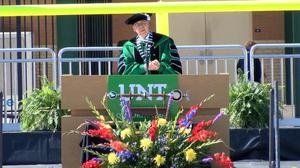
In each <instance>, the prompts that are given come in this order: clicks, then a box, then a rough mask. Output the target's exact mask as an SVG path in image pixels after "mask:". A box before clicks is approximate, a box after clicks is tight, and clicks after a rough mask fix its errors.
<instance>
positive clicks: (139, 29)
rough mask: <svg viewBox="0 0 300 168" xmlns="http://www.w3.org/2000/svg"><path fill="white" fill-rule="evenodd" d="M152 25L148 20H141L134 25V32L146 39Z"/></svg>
mask: <svg viewBox="0 0 300 168" xmlns="http://www.w3.org/2000/svg"><path fill="white" fill-rule="evenodd" d="M149 27H150V24H149V21H147V20H140V21H137V22H135V23H134V24H133V25H132V28H133V31H134V32H136V34H137V35H139V36H141V37H143V38H145V37H146V36H147V34H148V33H149V31H150V28H149Z"/></svg>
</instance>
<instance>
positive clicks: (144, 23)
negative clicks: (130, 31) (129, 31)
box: [133, 21, 148, 27]
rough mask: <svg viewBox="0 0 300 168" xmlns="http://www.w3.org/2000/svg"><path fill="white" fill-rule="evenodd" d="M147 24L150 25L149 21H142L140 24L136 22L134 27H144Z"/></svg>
mask: <svg viewBox="0 0 300 168" xmlns="http://www.w3.org/2000/svg"><path fill="white" fill-rule="evenodd" d="M147 24H148V22H147V21H140V22H136V23H135V24H133V26H134V27H144V26H145V25H147Z"/></svg>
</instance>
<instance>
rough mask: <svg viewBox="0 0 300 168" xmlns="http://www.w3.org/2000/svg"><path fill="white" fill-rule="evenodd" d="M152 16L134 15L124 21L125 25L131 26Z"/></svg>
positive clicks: (144, 14) (145, 14)
mask: <svg viewBox="0 0 300 168" xmlns="http://www.w3.org/2000/svg"><path fill="white" fill-rule="evenodd" d="M151 15H152V14H150V13H149V14H147V13H136V14H134V15H132V16H130V17H129V18H128V19H127V20H126V21H125V23H126V24H128V25H133V24H134V23H135V22H138V21H140V20H148V21H149V20H150V16H151Z"/></svg>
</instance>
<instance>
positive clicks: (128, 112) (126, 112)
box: [120, 97, 132, 121]
mask: <svg viewBox="0 0 300 168" xmlns="http://www.w3.org/2000/svg"><path fill="white" fill-rule="evenodd" d="M120 100H121V101H120V104H121V106H122V111H123V112H124V118H125V119H126V120H127V121H132V115H131V110H130V103H129V100H126V99H125V98H124V97H121V98H120Z"/></svg>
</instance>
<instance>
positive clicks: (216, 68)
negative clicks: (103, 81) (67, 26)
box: [0, 44, 300, 117]
mask: <svg viewBox="0 0 300 168" xmlns="http://www.w3.org/2000/svg"><path fill="white" fill-rule="evenodd" d="M270 47H271V48H272V47H273V48H280V47H300V44H257V45H255V46H253V48H252V49H251V52H250V66H251V67H252V69H253V59H255V58H259V59H263V58H265V59H266V58H270V59H272V58H279V59H285V58H290V59H291V60H292V59H293V58H300V55H297V54H293V55H291V54H279V55H274V54H272V55H270V54H268V55H267V54H264V55H258V54H254V52H255V50H256V49H258V48H270ZM223 49H225V50H226V51H227V50H228V49H229V50H232V49H234V50H235V51H236V50H237V51H239V53H240V54H238V55H234V54H231V55H229V54H228V53H229V52H226V54H227V55H225V54H224V55H221V54H219V55H216V54H215V55H214V54H211V55H205V54H202V55H201V54H194V55H195V56H193V55H192V54H190V55H188V54H186V55H185V54H181V61H182V64H183V67H184V69H183V74H187V75H199V74H217V73H219V72H220V71H223V72H224V73H229V74H230V75H231V76H233V81H235V80H236V79H237V73H236V62H237V60H239V59H244V61H245V64H244V69H247V68H248V67H247V65H248V63H247V61H248V58H247V51H246V49H245V48H244V47H243V46H241V45H184V46H178V50H179V51H180V52H184V51H196V53H198V51H205V53H207V52H206V51H207V50H214V51H215V50H223ZM120 50H121V47H67V48H63V49H61V50H60V51H59V52H58V55H57V57H56V54H55V52H54V51H53V50H52V49H49V48H11V49H0V53H5V52H49V53H50V54H51V56H52V57H51V58H39V59H33V58H21V59H12V58H7V59H3V60H0V67H1V65H2V73H3V88H7V84H6V83H7V80H15V79H16V77H17V75H16V74H13V76H14V78H9V79H7V78H6V76H7V75H6V74H7V72H6V71H7V67H6V66H12V64H14V66H15V67H16V68H17V67H18V65H20V64H21V69H22V68H23V69H24V71H23V73H24V72H25V68H26V67H25V66H24V65H25V64H32V66H33V67H32V69H35V64H37V63H39V64H43V65H42V67H43V68H42V69H43V71H44V72H45V67H46V66H47V65H46V64H47V63H52V64H53V67H52V74H53V76H52V78H53V81H54V82H57V87H58V88H59V87H60V85H61V76H62V74H63V72H62V68H63V64H66V65H67V66H66V67H67V74H74V73H73V68H72V67H74V65H77V66H78V69H79V71H78V75H83V73H82V71H81V69H82V65H85V66H86V67H87V69H88V71H87V75H92V68H91V65H92V64H93V63H97V65H98V70H97V71H98V72H99V73H98V75H102V73H101V63H107V64H106V65H107V67H106V68H107V69H108V71H107V74H108V75H111V74H114V73H113V65H114V64H113V63H116V62H117V61H118V58H117V57H110V58H63V54H65V53H67V52H84V51H104V52H115V51H120ZM223 53H224V52H223ZM4 57H5V56H3V58H4ZM5 58H6V57H5ZM221 60H222V61H223V62H222V63H223V64H224V65H221V64H220V63H219V61H221ZM229 60H230V61H231V60H233V61H234V65H233V66H232V64H231V65H230V64H229V63H228V61H229ZM82 63H84V64H82ZM57 64H58V66H57ZM22 65H23V66H22ZM220 65H221V66H220ZM222 66H224V69H220V67H222ZM282 66H283V64H282V65H281V67H282ZM200 67H201V68H202V69H204V71H203V72H202V71H201V70H200ZM19 68H20V67H19ZM229 68H231V70H229ZM211 69H212V70H211ZM282 69H283V68H281V72H282V73H281V74H282V76H283V71H282ZM210 70H211V71H210ZM290 70H291V81H292V82H291V86H290V87H291V90H292V92H291V98H292V104H293V105H294V88H293V87H294V85H293V81H294V78H293V61H291V68H290ZM35 72H36V71H32V73H33V75H32V76H33V80H32V81H34V82H33V83H36V79H35V77H36V75H35V74H34V73H35ZM223 72H222V73H223ZM251 72H253V71H251ZM11 73H12V72H11ZM14 73H17V72H14ZM44 74H45V73H44ZM22 75H23V76H26V74H22ZM272 76H273V75H272ZM251 77H252V78H253V74H252V75H251ZM281 78H283V77H281ZM273 80H274V78H272V79H271V81H273ZM10 82H11V81H10ZM281 85H284V83H283V80H282V81H281ZM16 87H17V84H16V85H14V86H13V89H14V90H17V89H16ZM34 87H36V86H35V85H34ZM4 92H5V90H4ZM281 95H284V94H283V90H281ZM281 98H282V99H283V96H281ZM4 100H5V101H6V100H7V97H6V94H5V93H4ZM14 100H15V101H16V98H15V99H14ZM16 109H17V107H16V108H14V110H16ZM4 111H5V113H4V114H5V117H7V113H6V112H7V109H6V106H4ZM15 113H16V111H15Z"/></svg>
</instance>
